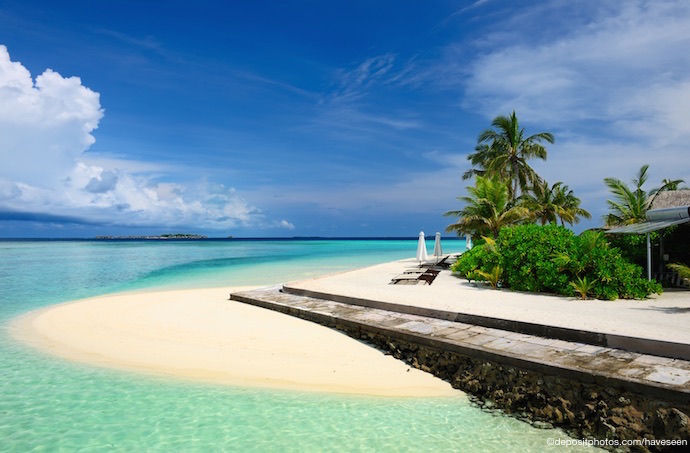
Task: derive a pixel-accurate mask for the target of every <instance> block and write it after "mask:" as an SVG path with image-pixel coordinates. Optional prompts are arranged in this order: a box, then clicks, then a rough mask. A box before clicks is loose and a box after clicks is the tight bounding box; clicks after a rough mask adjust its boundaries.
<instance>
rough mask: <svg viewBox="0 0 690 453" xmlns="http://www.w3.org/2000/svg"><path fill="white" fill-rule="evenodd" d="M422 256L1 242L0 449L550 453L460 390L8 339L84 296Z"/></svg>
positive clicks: (397, 247)
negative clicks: (212, 376) (171, 370)
mask: <svg viewBox="0 0 690 453" xmlns="http://www.w3.org/2000/svg"><path fill="white" fill-rule="evenodd" d="M428 245H429V247H432V245H433V244H428ZM444 245H445V249H446V251H448V252H453V251H461V250H463V249H464V242H463V241H446V243H445V244H444ZM415 249H416V240H348V241H338V240H318V241H317V240H292V241H286V240H283V241H236V240H233V241H55V242H53V241H0V439H2V441H1V442H0V451H12V452H15V451H16V452H24V451H161V452H162V451H166V452H169V451H185V452H187V451H242V452H245V451H300V452H301V451H376V452H380V451H396V452H398V451H415V452H416V451H469V452H472V451H477V452H479V451H482V452H487V451H488V452H490V451H501V452H503V451H546V450H547V449H548V448H549V447H547V444H546V442H547V439H548V438H549V437H552V438H553V437H565V436H564V434H563V433H562V432H561V431H558V430H539V429H535V428H533V427H531V426H529V425H528V424H526V423H523V422H520V421H518V420H515V419H512V418H509V417H505V416H502V415H500V414H497V413H489V412H486V411H483V410H481V409H478V408H477V407H475V406H473V405H472V404H471V403H470V402H469V400H468V399H467V397H466V396H465V395H464V394H461V393H459V394H458V396H457V397H453V398H374V397H364V396H347V395H335V394H320V393H304V392H290V391H273V390H265V389H246V388H233V387H226V386H218V385H211V384H206V383H198V382H189V381H184V380H178V379H175V378H169V377H162V376H155V375H154V376H152V375H143V374H136V373H127V372H122V371H117V370H110V369H101V368H95V367H90V366H86V365H81V364H75V363H71V362H68V361H65V360H62V359H59V358H54V357H51V356H47V355H45V354H43V353H41V352H38V351H35V350H33V349H31V348H29V347H27V346H24V345H22V344H18V343H17V342H16V341H14V340H13V339H12V338H10V336H9V335H8V333H9V332H8V323H9V321H11V319H13V318H14V317H16V316H18V315H21V314H23V313H25V312H27V311H30V310H32V309H35V308H39V307H43V306H46V305H51V304H55V303H60V302H63V301H68V300H73V299H77V298H83V297H90V296H95V295H99V294H104V293H109V292H116V291H129V290H143V289H148V288H155V289H165V288H180V287H211V286H233V285H260V284H274V283H280V282H283V281H288V280H294V279H300V278H307V277H311V276H315V275H319V274H323V273H328V272H336V271H342V270H346V269H351V268H356V267H362V266H366V265H370V264H374V263H379V262H384V261H390V260H394V259H402V258H409V257H411V256H413V255H414V251H415ZM551 448H554V449H558V451H562V450H563V449H564V448H565V447H551ZM588 450H589V449H588ZM554 451H555V450H554Z"/></svg>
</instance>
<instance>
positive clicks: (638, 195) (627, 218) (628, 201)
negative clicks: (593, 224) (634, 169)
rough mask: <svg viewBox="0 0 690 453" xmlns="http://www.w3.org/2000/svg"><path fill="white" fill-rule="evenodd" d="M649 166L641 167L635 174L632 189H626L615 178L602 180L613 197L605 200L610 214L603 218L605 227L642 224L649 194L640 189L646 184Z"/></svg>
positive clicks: (648, 202)
mask: <svg viewBox="0 0 690 453" xmlns="http://www.w3.org/2000/svg"><path fill="white" fill-rule="evenodd" d="M648 169H649V165H643V166H642V167H641V168H640V171H639V172H638V173H637V177H636V178H633V179H632V181H631V182H632V183H633V185H634V186H635V188H634V189H631V188H629V187H628V185H627V184H625V183H624V182H623V181H621V180H620V179H617V178H604V182H605V183H606V186H608V188H609V190H611V193H612V194H613V196H614V199H613V200H606V203H607V204H608V205H609V208H610V210H611V212H610V213H609V214H607V215H606V216H604V222H605V223H606V225H607V226H615V225H629V224H633V223H638V222H644V221H645V220H646V219H647V218H646V216H645V214H646V213H647V210H648V209H649V206H650V204H651V203H650V201H651V200H650V198H649V194H647V192H646V191H645V190H643V189H642V186H643V185H644V183H645V182H647V170H648Z"/></svg>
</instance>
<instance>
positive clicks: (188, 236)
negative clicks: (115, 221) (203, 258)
mask: <svg viewBox="0 0 690 453" xmlns="http://www.w3.org/2000/svg"><path fill="white" fill-rule="evenodd" d="M96 239H150V240H161V239H208V236H203V235H201V234H159V235H153V236H96Z"/></svg>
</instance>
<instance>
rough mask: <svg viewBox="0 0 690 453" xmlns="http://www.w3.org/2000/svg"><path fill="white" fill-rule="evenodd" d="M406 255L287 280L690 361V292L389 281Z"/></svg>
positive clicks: (403, 309)
mask: <svg viewBox="0 0 690 453" xmlns="http://www.w3.org/2000/svg"><path fill="white" fill-rule="evenodd" d="M415 265H416V261H415V260H413V259H411V260H401V261H395V262H390V263H385V264H381V265H377V266H372V267H368V268H364V269H358V270H354V271H349V272H343V273H339V274H333V275H328V276H324V277H318V278H313V279H310V280H305V281H300V282H292V283H288V284H286V285H284V290H285V291H286V292H288V293H291V294H296V295H305V296H310V297H315V298H322V299H328V300H334V301H338V302H343V303H348V304H354V305H361V306H365V307H370V308H377V309H384V310H388V311H396V312H400V313H407V314H414V315H420V316H425V317H429V318H438V319H443V320H449V321H461V322H465V323H468V324H474V325H479V326H483V327H490V328H498V329H501V330H507V331H513V332H517V333H523V334H531V335H536V336H542V337H547V338H555V339H561V340H567V341H575V342H580V343H586V344H590V345H592V346H599V347H601V346H604V347H613V348H616V349H623V350H627V351H633V352H641V353H645V354H652V355H660V356H665V357H671V358H680V359H684V360H690V291H688V290H679V291H675V292H674V291H669V292H665V293H664V294H662V295H660V296H654V297H653V298H650V299H648V300H642V301H638V300H617V301H600V300H585V301H582V300H579V299H576V298H566V297H557V296H551V295H543V294H530V293H519V292H514V291H509V290H493V289H490V288H488V287H487V286H485V285H483V284H479V285H477V284H476V283H468V282H467V281H466V280H465V279H460V278H457V277H455V276H453V275H451V272H450V271H443V272H442V273H441V274H440V275H438V277H437V278H436V279H435V280H434V282H433V284H432V285H391V284H389V283H390V281H391V278H393V277H395V276H396V275H399V274H401V273H402V272H404V271H405V270H406V269H410V268H412V267H414V266H415Z"/></svg>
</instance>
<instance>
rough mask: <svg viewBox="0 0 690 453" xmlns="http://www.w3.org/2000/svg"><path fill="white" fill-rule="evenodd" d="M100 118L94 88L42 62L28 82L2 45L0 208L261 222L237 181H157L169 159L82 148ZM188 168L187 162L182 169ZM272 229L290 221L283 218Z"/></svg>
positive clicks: (122, 221)
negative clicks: (98, 153) (90, 152)
mask: <svg viewBox="0 0 690 453" xmlns="http://www.w3.org/2000/svg"><path fill="white" fill-rule="evenodd" d="M102 117H103V109H102V108H101V106H100V100H99V94H98V93H96V92H94V91H92V90H91V89H89V88H87V87H85V86H83V85H82V82H81V80H80V79H79V78H78V77H68V78H64V77H62V76H61V75H60V74H58V73H57V72H54V71H52V70H50V69H47V70H46V71H45V72H44V73H43V74H41V75H39V76H38V77H36V80H35V82H34V81H33V79H32V77H31V74H30V73H29V71H28V70H27V69H26V68H25V67H24V66H23V65H22V64H21V63H19V62H13V61H11V60H10V56H9V53H8V51H7V48H6V47H5V46H2V45H0V159H2V162H3V164H2V166H0V210H2V209H4V210H12V211H23V212H38V213H43V214H59V215H68V216H74V217H76V218H84V219H88V220H89V221H91V222H100V223H104V224H116V225H125V226H135V225H166V226H168V225H170V226H192V227H195V228H211V229H225V228H232V227H236V226H248V225H249V226H251V225H254V224H262V222H264V220H263V217H264V216H263V215H262V214H261V213H260V211H259V210H258V209H257V208H255V207H252V206H250V205H249V204H248V203H247V202H246V201H245V200H244V199H243V198H242V197H241V196H240V195H239V194H238V193H237V192H236V190H235V189H234V188H231V187H225V186H224V185H222V184H214V183H211V182H209V181H206V180H203V179H202V180H200V181H198V182H196V183H191V184H190V183H187V184H185V185H182V184H177V183H172V182H162V181H160V179H161V176H163V175H165V173H166V171H167V170H170V169H171V168H170V166H162V165H158V164H152V163H138V162H136V161H131V160H126V159H118V158H109V157H107V156H106V157H100V158H93V157H90V158H87V157H86V156H83V155H82V153H83V152H84V151H85V150H87V149H88V148H89V146H90V145H92V144H93V143H94V142H95V138H94V137H93V135H92V132H93V131H94V130H95V129H96V128H97V127H98V123H99V121H100V120H101V118H102ZM187 171H188V169H187ZM275 227H277V228H288V229H290V228H294V226H293V225H292V224H290V223H289V222H286V221H281V222H276V225H275Z"/></svg>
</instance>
